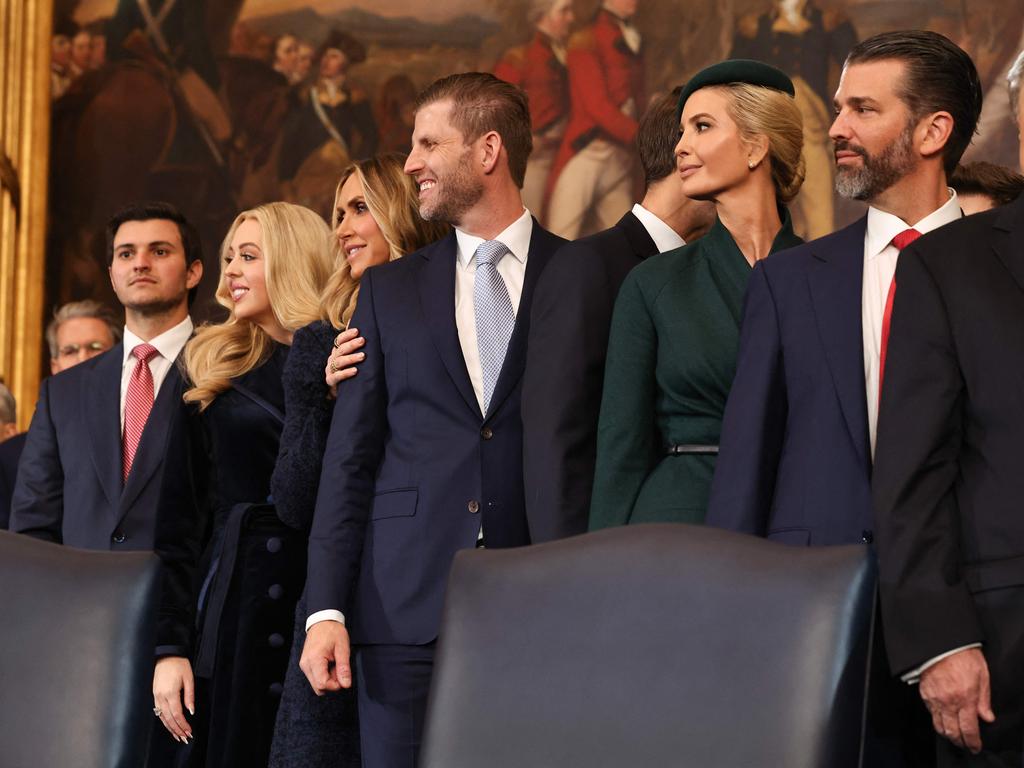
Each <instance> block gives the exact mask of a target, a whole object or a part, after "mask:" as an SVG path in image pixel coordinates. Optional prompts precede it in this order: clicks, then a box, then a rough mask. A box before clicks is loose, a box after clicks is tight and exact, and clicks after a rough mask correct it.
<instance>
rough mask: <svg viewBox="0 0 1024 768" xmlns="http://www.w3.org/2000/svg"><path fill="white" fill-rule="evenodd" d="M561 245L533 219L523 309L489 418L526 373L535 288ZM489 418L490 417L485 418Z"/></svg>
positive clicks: (502, 369) (522, 300) (520, 304)
mask: <svg viewBox="0 0 1024 768" xmlns="http://www.w3.org/2000/svg"><path fill="white" fill-rule="evenodd" d="M557 247H558V240H556V239H555V238H554V236H553V235H551V234H550V233H549V232H547V231H546V230H544V229H541V226H540V224H538V223H537V220H536V219H534V220H533V232H532V234H531V235H530V251H529V254H528V255H527V257H526V274H525V275H524V277H523V294H522V296H521V297H520V298H519V311H518V312H517V313H516V324H515V327H514V328H513V329H512V338H511V339H509V342H508V351H507V352H506V353H505V361H504V362H503V363H502V365H501V374H500V375H499V376H498V382H497V383H496V384H495V385H494V394H493V395H491V402H490V408H489V409H488V411H487V418H490V417H491V416H493V415H494V414H495V413H497V411H498V409H499V408H500V407H501V404H502V403H503V402H504V401H505V400H506V399H507V398H508V396H509V395H510V394H511V393H512V390H514V389H515V387H516V384H518V383H519V380H520V379H521V378H522V377H523V370H524V368H525V367H526V340H527V336H528V335H529V333H530V306H531V304H532V301H533V290H534V288H535V287H536V285H537V280H538V279H539V278H540V273H541V272H543V271H544V268H545V267H546V266H547V264H548V260H549V259H550V258H551V255H552V253H554V251H555V250H556V249H557ZM485 420H486V419H485Z"/></svg>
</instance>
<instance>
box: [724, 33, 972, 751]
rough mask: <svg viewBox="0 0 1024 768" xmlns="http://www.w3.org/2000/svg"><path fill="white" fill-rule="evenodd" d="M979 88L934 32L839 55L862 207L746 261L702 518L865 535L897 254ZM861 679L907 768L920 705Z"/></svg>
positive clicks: (842, 106)
mask: <svg viewBox="0 0 1024 768" xmlns="http://www.w3.org/2000/svg"><path fill="white" fill-rule="evenodd" d="M981 94H982V91H981V84H980V82H979V81H978V73H977V71H976V69H975V67H974V63H973V62H972V61H971V59H970V57H969V56H968V55H967V54H966V53H965V52H964V51H962V50H961V49H960V48H959V47H957V46H956V45H954V44H953V43H952V42H951V41H949V40H948V39H946V38H945V37H943V36H942V35H938V34H936V33H934V32H923V31H908V32H888V33H884V34H880V35H876V36H875V37H872V38H869V39H867V40H865V41H863V42H862V43H859V44H858V45H857V46H855V47H854V48H853V50H851V51H850V54H849V56H848V57H847V59H846V63H845V66H844V68H843V74H842V78H841V80H840V83H839V89H838V91H837V92H836V96H835V100H834V107H835V112H836V118H835V121H834V122H833V124H832V128H831V130H830V132H829V133H830V135H831V137H832V141H833V144H834V147H835V155H836V163H837V170H836V189H837V190H838V191H839V193H840V194H841V195H843V196H845V197H850V198H854V199H856V200H863V201H865V202H866V203H868V205H869V206H870V207H869V208H868V213H867V216H865V217H864V218H862V219H860V220H859V221H857V222H855V223H854V224H851V225H850V226H848V227H846V228H845V229H842V230H840V231H839V232H836V233H834V234H831V235H828V236H826V237H823V238H820V239H818V240H814V241H812V242H809V243H806V244H804V245H802V246H799V247H797V248H793V249H791V250H789V251H785V252H782V253H779V254H776V255H774V256H770V257H768V258H767V259H765V260H764V261H762V262H759V263H758V264H757V266H756V267H755V268H754V271H753V274H752V276H751V278H750V287H749V288H748V291H747V299H746V305H745V308H744V314H743V325H742V330H741V334H740V349H739V358H738V364H737V371H736V378H735V380H734V382H733V387H732V391H731V393H730V395H729V402H728V405H727V406H726V411H725V420H724V422H723V426H722V438H721V452H720V456H719V460H718V465H717V467H716V470H715V477H714V481H713V483H712V489H711V500H710V506H709V510H708V517H707V522H708V524H711V525H716V526H719V527H723V528H731V529H734V530H738V531H746V532H748V533H753V534H756V535H760V536H765V537H767V538H769V539H772V540H773V541H778V542H783V543H787V544H793V545H797V546H808V545H822V544H850V543H854V542H861V541H863V542H869V543H870V542H871V541H872V540H873V536H874V534H873V530H872V529H873V516H872V502H871V467H872V457H873V455H874V445H875V426H876V423H877V416H878V402H879V390H880V387H881V384H882V380H883V372H884V366H885V357H886V340H887V336H888V326H889V318H890V315H891V309H892V301H893V295H894V293H895V292H896V291H898V288H897V287H896V286H895V285H894V281H893V274H894V272H895V270H896V261H897V258H898V257H899V252H900V250H901V249H902V248H904V247H906V245H908V244H909V243H910V242H912V241H913V239H914V238H915V237H917V236H918V235H919V234H922V233H926V232H929V231H931V230H934V229H937V228H939V227H941V226H943V225H945V224H948V223H949V222H951V221H954V220H956V219H959V218H960V217H961V215H962V214H961V211H960V205H959V201H958V199H957V197H956V193H955V192H953V191H952V190H951V189H950V188H949V186H948V176H949V174H950V173H952V171H953V169H954V168H955V167H956V164H957V162H958V161H959V160H960V156H961V155H962V154H963V151H964V150H965V149H966V148H967V145H968V144H969V143H970V141H971V137H972V136H973V135H974V130H975V126H976V125H977V122H978V116H979V114H980V112H981V99H982V96H981ZM878 656H879V658H880V657H881V654H878ZM895 660H896V659H893V661H895ZM907 671H908V670H906V669H900V668H898V667H897V668H895V669H893V672H897V673H904V672H907ZM874 674H875V675H876V676H877V679H876V680H875V684H873V686H872V693H873V696H872V702H871V704H870V705H869V726H870V727H869V740H868V745H867V749H868V751H867V752H866V757H865V764H866V765H872V766H883V765H889V764H893V765H900V764H905V763H903V762H901V761H900V760H901V755H899V754H898V753H900V752H902V760H905V761H907V762H909V764H917V763H915V760H916V759H917V758H916V757H915V751H919V750H917V749H916V748H915V747H914V746H913V745H910V744H909V742H908V740H907V734H908V733H910V732H912V731H908V730H907V726H905V725H904V724H903V723H904V720H903V718H904V717H908V718H910V721H909V722H913V719H914V718H915V717H916V716H921V717H923V715H924V713H923V711H922V710H921V709H920V705H919V704H918V703H916V702H914V701H913V698H912V697H911V696H909V695H906V693H905V692H904V689H903V688H897V687H893V686H891V685H889V686H886V683H887V682H888V676H889V675H888V670H885V669H883V668H882V666H881V665H878V666H876V669H875V670H874ZM925 735H926V732H925ZM925 764H927V762H926V763H925Z"/></svg>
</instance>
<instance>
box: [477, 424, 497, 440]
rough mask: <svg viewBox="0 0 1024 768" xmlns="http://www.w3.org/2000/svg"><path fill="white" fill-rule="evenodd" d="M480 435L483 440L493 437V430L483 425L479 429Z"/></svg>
mask: <svg viewBox="0 0 1024 768" xmlns="http://www.w3.org/2000/svg"><path fill="white" fill-rule="evenodd" d="M480 437H482V438H483V439H484V440H490V439H491V438H492V437H494V432H493V431H492V430H491V428H490V427H484V428H483V429H481V430H480Z"/></svg>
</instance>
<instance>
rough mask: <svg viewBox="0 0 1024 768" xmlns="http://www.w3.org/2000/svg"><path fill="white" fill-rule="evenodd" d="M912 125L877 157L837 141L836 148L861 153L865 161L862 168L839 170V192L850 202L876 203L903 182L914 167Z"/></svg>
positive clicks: (837, 171) (837, 178) (837, 177)
mask: <svg viewBox="0 0 1024 768" xmlns="http://www.w3.org/2000/svg"><path fill="white" fill-rule="evenodd" d="M912 140H913V129H912V126H909V125H908V126H907V128H906V130H904V131H903V132H902V133H901V134H900V135H899V136H898V137H896V139H895V140H894V141H893V142H892V143H891V144H889V146H887V147H886V148H885V149H884V150H882V152H881V153H880V154H879V155H877V156H876V157H872V156H871V155H869V154H868V153H867V152H865V151H864V150H863V149H853V147H850V146H849V145H848V144H846V143H845V142H837V143H836V149H837V150H838V149H846V150H850V149H853V151H855V152H858V153H859V154H860V156H861V158H862V159H863V160H864V166H863V167H862V168H846V167H843V166H839V167H837V168H836V192H837V193H839V195H840V196H841V197H846V198H849V199H851V200H873V199H874V198H876V197H878V196H879V195H880V194H882V193H883V192H885V190H887V189H888V188H889V187H891V186H892V185H893V184H895V183H896V182H897V181H899V180H900V179H902V178H903V177H904V176H906V175H907V173H909V172H910V170H911V169H912V168H913V167H914V158H913V155H912V154H911V143H912Z"/></svg>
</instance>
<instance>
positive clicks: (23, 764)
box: [0, 531, 159, 768]
mask: <svg viewBox="0 0 1024 768" xmlns="http://www.w3.org/2000/svg"><path fill="white" fill-rule="evenodd" d="M158 574H159V563H158V560H157V558H156V556H155V555H153V554H151V553H148V552H126V553H121V552H118V553H112V552H94V551H86V550H80V549H73V548H71V547H62V546H58V545H56V544H49V543H46V542H42V541H37V540H35V539H32V538H29V537H27V536H21V535H17V534H13V533H8V532H6V531H0V585H3V586H2V588H0V617H3V628H2V629H0V712H2V713H3V714H2V716H0V764H2V765H4V766H10V768H37V767H42V766H46V767H47V768H51V767H52V768H62V767H63V766H74V767H75V768H140V766H143V765H145V762H146V744H147V740H148V738H149V732H150V728H151V727H152V724H153V721H155V719H156V718H155V717H154V716H153V711H152V708H153V696H152V693H151V686H152V680H153V649H154V637H155V619H156V613H155V606H156V590H157V588H158Z"/></svg>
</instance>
